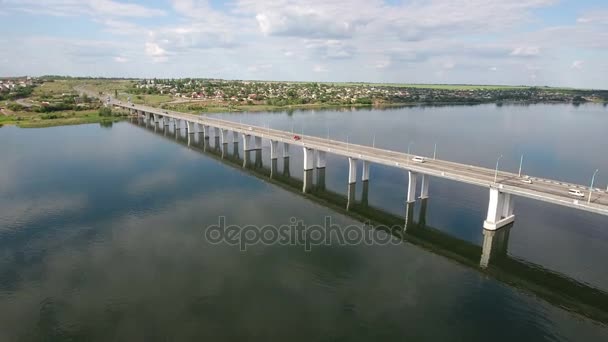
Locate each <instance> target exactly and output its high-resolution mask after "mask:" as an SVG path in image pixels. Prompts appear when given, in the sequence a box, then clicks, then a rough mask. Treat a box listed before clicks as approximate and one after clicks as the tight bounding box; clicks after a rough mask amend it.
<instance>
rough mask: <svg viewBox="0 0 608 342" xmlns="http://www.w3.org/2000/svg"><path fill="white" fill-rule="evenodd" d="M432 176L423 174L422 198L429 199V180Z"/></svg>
mask: <svg viewBox="0 0 608 342" xmlns="http://www.w3.org/2000/svg"><path fill="white" fill-rule="evenodd" d="M430 178H431V176H429V175H425V174H422V184H420V198H421V199H425V198H429V179H430Z"/></svg>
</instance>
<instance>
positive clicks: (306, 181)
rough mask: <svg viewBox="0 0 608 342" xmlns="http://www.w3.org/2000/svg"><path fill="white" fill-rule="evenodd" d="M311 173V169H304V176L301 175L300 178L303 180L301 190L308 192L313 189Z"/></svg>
mask: <svg viewBox="0 0 608 342" xmlns="http://www.w3.org/2000/svg"><path fill="white" fill-rule="evenodd" d="M313 173H314V171H313V170H304V176H303V177H302V180H303V184H302V192H304V193H309V192H310V191H311V190H312V189H313V183H312V178H313Z"/></svg>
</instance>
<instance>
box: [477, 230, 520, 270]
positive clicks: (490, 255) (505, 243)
mask: <svg viewBox="0 0 608 342" xmlns="http://www.w3.org/2000/svg"><path fill="white" fill-rule="evenodd" d="M512 226H513V225H512V224H509V225H507V226H505V227H504V228H503V229H499V230H487V229H484V230H483V244H482V246H481V259H480V260H479V266H481V267H482V268H486V267H488V265H490V263H491V262H492V261H496V259H498V258H500V257H505V256H506V255H507V251H508V248H509V234H510V232H511V227H512Z"/></svg>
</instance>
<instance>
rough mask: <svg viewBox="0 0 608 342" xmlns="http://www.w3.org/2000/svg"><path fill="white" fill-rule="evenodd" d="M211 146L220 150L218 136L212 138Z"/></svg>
mask: <svg viewBox="0 0 608 342" xmlns="http://www.w3.org/2000/svg"><path fill="white" fill-rule="evenodd" d="M213 147H214V148H215V150H216V151H220V150H221V148H222V147H221V145H220V137H219V136H218V135H216V136H215V137H214V138H213Z"/></svg>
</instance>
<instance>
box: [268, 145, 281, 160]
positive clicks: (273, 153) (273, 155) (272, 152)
mask: <svg viewBox="0 0 608 342" xmlns="http://www.w3.org/2000/svg"><path fill="white" fill-rule="evenodd" d="M278 147H279V142H278V141H276V140H270V160H276V159H277V158H278V157H279V154H278V153H277V152H278V151H277V149H278Z"/></svg>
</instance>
